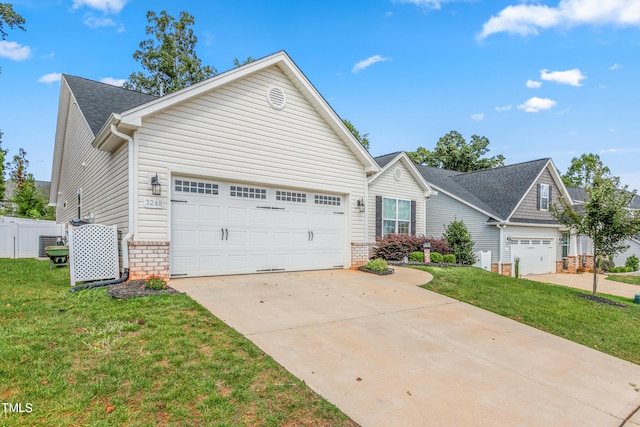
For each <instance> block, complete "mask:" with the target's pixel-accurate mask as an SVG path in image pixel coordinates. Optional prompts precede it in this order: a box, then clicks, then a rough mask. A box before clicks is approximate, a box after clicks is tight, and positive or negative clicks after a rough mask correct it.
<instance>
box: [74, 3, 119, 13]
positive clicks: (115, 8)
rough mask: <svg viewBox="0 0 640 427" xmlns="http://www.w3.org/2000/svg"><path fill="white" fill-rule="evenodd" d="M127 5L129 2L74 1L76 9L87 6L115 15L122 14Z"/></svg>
mask: <svg viewBox="0 0 640 427" xmlns="http://www.w3.org/2000/svg"><path fill="white" fill-rule="evenodd" d="M125 4H127V0H73V8H74V9H80V8H81V7H83V6H87V7H89V8H91V9H96V10H100V11H102V12H104V13H114V14H117V13H120V11H121V10H122V8H123V7H124V5H125Z"/></svg>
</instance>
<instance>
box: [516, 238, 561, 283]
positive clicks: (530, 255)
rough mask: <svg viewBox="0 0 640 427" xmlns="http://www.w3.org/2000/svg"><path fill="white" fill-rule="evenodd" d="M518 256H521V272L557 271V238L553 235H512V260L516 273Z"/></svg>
mask: <svg viewBox="0 0 640 427" xmlns="http://www.w3.org/2000/svg"><path fill="white" fill-rule="evenodd" d="M516 258H520V263H519V274H521V275H527V274H544V273H555V271H556V239H554V238H551V237H512V238H511V261H512V263H513V269H512V271H513V272H514V274H515V262H516Z"/></svg>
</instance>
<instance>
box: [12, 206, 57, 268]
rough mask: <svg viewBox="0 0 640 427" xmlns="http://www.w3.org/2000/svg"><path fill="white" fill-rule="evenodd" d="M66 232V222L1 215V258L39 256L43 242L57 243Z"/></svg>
mask: <svg viewBox="0 0 640 427" xmlns="http://www.w3.org/2000/svg"><path fill="white" fill-rule="evenodd" d="M64 232H65V230H64V224H56V222H55V221H45V220H39V219H27V218H13V217H7V216H0V258H37V257H38V256H39V255H41V254H40V243H41V242H43V241H53V243H51V244H55V237H57V236H64ZM41 236H46V237H49V239H41Z"/></svg>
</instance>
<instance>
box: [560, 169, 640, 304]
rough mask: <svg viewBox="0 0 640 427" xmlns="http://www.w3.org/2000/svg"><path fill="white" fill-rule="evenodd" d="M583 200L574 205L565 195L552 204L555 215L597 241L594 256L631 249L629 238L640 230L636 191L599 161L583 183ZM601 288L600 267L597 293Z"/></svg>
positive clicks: (639, 213)
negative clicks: (633, 206) (635, 207)
mask: <svg viewBox="0 0 640 427" xmlns="http://www.w3.org/2000/svg"><path fill="white" fill-rule="evenodd" d="M582 188H584V189H585V191H586V197H585V200H584V202H583V204H580V205H575V206H574V205H573V203H572V201H571V200H566V199H565V198H563V197H562V196H560V198H559V203H558V204H554V205H552V206H551V213H552V215H553V216H554V217H555V218H556V219H557V220H558V221H559V222H560V223H562V224H564V225H565V226H567V228H569V229H570V230H571V231H572V233H574V234H576V235H578V236H587V237H589V238H590V239H591V240H592V242H593V255H594V259H596V260H597V259H601V258H603V257H609V256H613V255H615V254H617V253H620V252H622V251H624V250H625V249H627V248H628V247H629V246H628V245H627V244H626V240H627V239H629V238H631V237H633V236H636V235H637V234H638V233H640V212H638V211H634V210H631V209H629V208H628V207H629V205H630V203H631V200H632V199H633V197H634V196H635V193H636V192H635V191H633V192H630V191H628V190H627V186H624V187H621V186H620V179H619V178H618V177H615V176H612V175H611V173H610V171H609V169H608V168H607V167H605V166H604V165H602V164H599V165H596V166H595V167H594V169H593V170H592V171H591V173H590V175H589V178H588V179H587V180H585V182H584V186H583V187H582ZM597 289H598V274H597V269H595V268H594V271H593V295H594V296H595V295H596V293H597Z"/></svg>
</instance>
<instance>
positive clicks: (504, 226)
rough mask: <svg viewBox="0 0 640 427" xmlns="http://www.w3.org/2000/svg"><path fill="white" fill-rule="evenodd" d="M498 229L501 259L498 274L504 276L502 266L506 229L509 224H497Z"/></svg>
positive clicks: (499, 259)
mask: <svg viewBox="0 0 640 427" xmlns="http://www.w3.org/2000/svg"><path fill="white" fill-rule="evenodd" d="M496 227H498V229H499V230H500V249H499V250H500V257H499V258H498V273H499V274H502V264H503V263H504V260H503V256H504V229H505V228H506V227H507V224H505V223H503V222H501V223H498V224H496Z"/></svg>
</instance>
